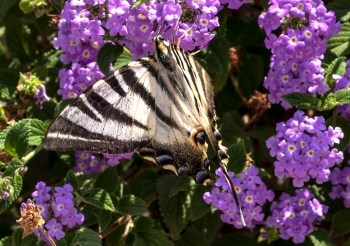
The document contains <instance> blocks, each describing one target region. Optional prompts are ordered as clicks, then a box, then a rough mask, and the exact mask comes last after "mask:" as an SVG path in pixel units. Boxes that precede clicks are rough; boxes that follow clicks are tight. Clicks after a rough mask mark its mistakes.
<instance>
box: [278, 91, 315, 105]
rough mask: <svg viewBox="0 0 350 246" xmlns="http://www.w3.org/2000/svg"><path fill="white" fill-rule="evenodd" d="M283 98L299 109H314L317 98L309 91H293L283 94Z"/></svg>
mask: <svg viewBox="0 0 350 246" xmlns="http://www.w3.org/2000/svg"><path fill="white" fill-rule="evenodd" d="M282 98H283V99H284V100H286V101H287V102H288V103H289V104H290V105H292V106H294V107H296V108H299V109H312V108H314V107H315V106H316V98H315V97H314V96H313V95H310V94H307V93H299V92H292V93H290V94H286V95H283V96H282Z"/></svg>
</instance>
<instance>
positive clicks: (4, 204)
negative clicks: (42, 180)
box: [0, 174, 23, 214]
mask: <svg viewBox="0 0 350 246" xmlns="http://www.w3.org/2000/svg"><path fill="white" fill-rule="evenodd" d="M22 185H23V181H22V177H21V176H20V175H18V174H15V176H14V177H13V180H12V183H11V186H10V187H9V197H8V198H7V199H6V200H2V201H0V214H2V213H3V212H4V211H5V210H6V209H7V208H8V207H9V206H10V205H11V204H12V202H13V201H14V200H16V199H17V197H18V196H19V195H20V193H21V191H22Z"/></svg>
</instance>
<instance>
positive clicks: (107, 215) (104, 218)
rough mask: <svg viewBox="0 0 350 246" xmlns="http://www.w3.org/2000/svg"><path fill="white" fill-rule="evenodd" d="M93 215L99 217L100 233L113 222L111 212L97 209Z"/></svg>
mask: <svg viewBox="0 0 350 246" xmlns="http://www.w3.org/2000/svg"><path fill="white" fill-rule="evenodd" d="M93 213H94V215H95V216H96V217H97V223H98V227H99V232H101V231H104V230H105V229H106V228H107V226H108V225H109V223H110V222H111V219H112V213H111V211H107V210H104V209H98V208H95V209H94V210H93Z"/></svg>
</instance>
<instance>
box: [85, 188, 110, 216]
mask: <svg viewBox="0 0 350 246" xmlns="http://www.w3.org/2000/svg"><path fill="white" fill-rule="evenodd" d="M83 199H84V201H85V202H86V203H88V204H91V205H93V206H95V207H97V208H101V209H106V210H109V211H114V205H113V202H112V199H111V197H110V196H109V194H108V193H107V192H106V191H105V190H102V189H98V188H95V189H92V190H91V192H90V196H88V197H83Z"/></svg>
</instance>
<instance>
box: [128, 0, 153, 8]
mask: <svg viewBox="0 0 350 246" xmlns="http://www.w3.org/2000/svg"><path fill="white" fill-rule="evenodd" d="M148 2H150V0H139V1H137V2H136V3H134V4H133V5H132V6H131V9H134V8H136V7H138V6H140V5H141V4H144V3H148Z"/></svg>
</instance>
